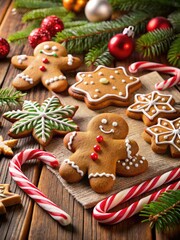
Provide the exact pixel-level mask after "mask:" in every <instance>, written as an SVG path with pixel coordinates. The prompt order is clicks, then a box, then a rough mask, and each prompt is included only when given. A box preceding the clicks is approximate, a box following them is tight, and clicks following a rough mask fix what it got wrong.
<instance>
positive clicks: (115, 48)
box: [108, 33, 134, 60]
mask: <svg viewBox="0 0 180 240" xmlns="http://www.w3.org/2000/svg"><path fill="white" fill-rule="evenodd" d="M108 49H109V52H110V53H111V55H112V56H114V57H115V58H116V59H118V60H122V59H125V58H127V57H129V56H130V55H131V53H132V52H133V50H134V41H133V39H132V38H131V37H128V36H127V35H126V34H122V33H120V34H116V35H115V36H114V37H112V38H111V39H110V41H109V43H108Z"/></svg>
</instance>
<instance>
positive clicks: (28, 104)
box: [3, 96, 78, 146]
mask: <svg viewBox="0 0 180 240" xmlns="http://www.w3.org/2000/svg"><path fill="white" fill-rule="evenodd" d="M77 109H78V107H77V106H71V105H66V106H63V105H62V104H61V102H60V100H59V99H58V98H57V97H55V96H53V97H50V98H47V99H46V100H45V101H44V102H43V103H42V105H40V104H39V103H38V102H32V101H27V100H25V101H24V104H23V108H22V110H16V111H15V110H13V111H8V112H6V113H4V114H3V117H4V118H6V119H7V120H9V121H10V122H15V123H13V125H12V127H11V129H10V130H9V133H8V134H9V136H11V137H13V138H22V137H26V136H27V135H29V134H31V133H32V135H33V137H34V138H35V139H36V140H37V141H38V142H39V143H40V144H41V145H42V146H46V145H48V143H49V142H50V140H51V138H52V137H53V135H54V134H62V135H65V134H66V133H68V132H71V131H76V130H78V126H77V125H76V123H75V122H74V121H73V120H72V117H73V116H74V114H75V112H76V111H77Z"/></svg>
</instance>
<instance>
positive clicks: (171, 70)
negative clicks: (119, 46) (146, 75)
mask: <svg viewBox="0 0 180 240" xmlns="http://www.w3.org/2000/svg"><path fill="white" fill-rule="evenodd" d="M138 70H152V71H158V72H162V73H167V74H170V75H173V76H172V77H171V78H169V79H167V80H165V81H163V82H160V83H156V84H155V88H156V89H157V90H165V89H167V88H170V87H172V86H174V85H176V84H179V83H180V69H178V68H175V67H169V66H166V65H165V64H161V63H155V62H147V61H140V62H135V63H132V64H131V65H130V66H129V71H130V72H131V73H136V72H137V71H138Z"/></svg>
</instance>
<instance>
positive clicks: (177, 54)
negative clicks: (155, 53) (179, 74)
mask: <svg viewBox="0 0 180 240" xmlns="http://www.w3.org/2000/svg"><path fill="white" fill-rule="evenodd" d="M167 59H168V61H169V63H170V64H172V65H173V66H176V67H179V68H180V34H179V35H178V36H177V38H176V39H175V40H174V41H173V42H172V44H171V46H170V49H169V51H168V55H167Z"/></svg>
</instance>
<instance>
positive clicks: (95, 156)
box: [91, 153, 98, 161]
mask: <svg viewBox="0 0 180 240" xmlns="http://www.w3.org/2000/svg"><path fill="white" fill-rule="evenodd" d="M91 159H92V160H93V161H96V160H97V159H98V154H97V153H91Z"/></svg>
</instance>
